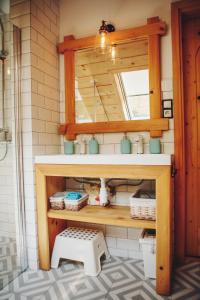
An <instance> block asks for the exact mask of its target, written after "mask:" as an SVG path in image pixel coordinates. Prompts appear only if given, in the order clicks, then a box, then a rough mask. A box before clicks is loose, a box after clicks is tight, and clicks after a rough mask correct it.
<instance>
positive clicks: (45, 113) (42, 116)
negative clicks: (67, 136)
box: [38, 108, 52, 121]
mask: <svg viewBox="0 0 200 300" xmlns="http://www.w3.org/2000/svg"><path fill="white" fill-rule="evenodd" d="M38 115H39V120H45V121H51V120H52V113H51V111H50V110H48V109H44V108H38Z"/></svg>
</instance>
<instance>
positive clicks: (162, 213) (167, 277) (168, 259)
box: [156, 167, 172, 296]
mask: <svg viewBox="0 0 200 300" xmlns="http://www.w3.org/2000/svg"><path fill="white" fill-rule="evenodd" d="M156 200H157V216H156V238H157V243H156V275H157V278H156V291H157V293H158V294H160V295H166V296H167V295H170V291H171V267H172V201H171V169H170V167H166V168H165V170H163V172H162V174H161V175H160V176H159V177H158V178H157V179H156Z"/></svg>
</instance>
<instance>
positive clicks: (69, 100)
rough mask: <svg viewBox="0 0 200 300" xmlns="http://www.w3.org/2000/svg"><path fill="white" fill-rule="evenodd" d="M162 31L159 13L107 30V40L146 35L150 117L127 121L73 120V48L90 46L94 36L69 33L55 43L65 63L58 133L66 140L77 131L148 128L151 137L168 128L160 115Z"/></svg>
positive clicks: (167, 122)
mask: <svg viewBox="0 0 200 300" xmlns="http://www.w3.org/2000/svg"><path fill="white" fill-rule="evenodd" d="M165 33H166V23H165V22H163V21H161V20H160V19H159V17H153V18H149V19H147V24H146V25H144V26H140V27H136V28H130V29H124V30H119V31H115V32H111V33H110V34H109V38H110V41H111V43H117V42H122V41H124V40H134V39H140V38H144V37H146V38H147V39H148V59H149V61H148V65H149V90H150V91H149V95H150V119H148V120H130V121H109V122H96V123H76V120H75V51H77V50H80V49H85V48H90V47H94V45H95V39H96V37H95V36H90V37H85V38H80V39H75V38H74V37H73V36H72V35H70V36H66V37H64V41H63V42H62V43H59V44H58V53H60V54H64V66H65V120H66V123H65V124H60V126H59V130H58V131H59V134H61V135H64V136H65V137H66V138H67V139H68V140H74V139H76V135H77V134H87V133H92V134H95V133H106V132H131V131H138V132H139V131H150V135H151V137H160V136H162V131H163V130H168V129H169V121H168V119H165V118H161V111H162V107H161V63H160V37H161V36H162V35H164V34H165Z"/></svg>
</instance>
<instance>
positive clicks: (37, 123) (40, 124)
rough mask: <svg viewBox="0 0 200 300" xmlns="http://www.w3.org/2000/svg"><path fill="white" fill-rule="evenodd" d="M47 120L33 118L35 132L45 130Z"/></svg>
mask: <svg viewBox="0 0 200 300" xmlns="http://www.w3.org/2000/svg"><path fill="white" fill-rule="evenodd" d="M45 129H46V122H45V121H42V120H37V119H32V130H33V131H35V132H45Z"/></svg>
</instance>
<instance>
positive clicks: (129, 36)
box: [58, 17, 169, 140]
mask: <svg viewBox="0 0 200 300" xmlns="http://www.w3.org/2000/svg"><path fill="white" fill-rule="evenodd" d="M165 33H166V24H165V23H164V22H162V21H160V19H159V18H158V17H154V18H150V19H148V20H147V24H146V25H144V26H141V27H137V28H131V29H125V30H120V31H116V32H112V33H109V39H110V43H111V45H115V46H116V49H117V53H118V54H117V56H116V60H115V61H114V63H113V61H112V60H110V58H108V54H107V53H99V52H98V51H97V50H96V46H95V43H96V37H95V36H91V37H86V38H80V39H75V38H74V37H73V36H67V37H65V38H64V41H63V42H62V43H60V44H58V52H59V53H60V54H64V68H65V111H66V113H65V120H66V123H65V124H61V125H60V127H59V133H60V134H62V135H64V136H65V137H66V138H67V139H69V140H73V139H75V138H76V135H77V134H80V133H106V132H131V131H150V134H151V136H152V137H160V136H162V131H163V130H168V129H169V124H168V123H169V122H168V119H164V118H162V117H161V67H160V37H161V36H162V35H164V34H165ZM141 71H143V76H146V77H141V78H143V79H141V81H140V82H142V84H141V83H140V84H138V83H136V82H135V80H133V79H132V82H135V85H136V88H138V91H135V93H133V92H131V91H129V93H128V92H127V90H126V88H125V87H126V82H123V80H125V79H124V78H125V76H124V75H126V74H127V73H128V74H129V75H130V73H131V72H132V76H133V77H132V78H138V80H139V73H138V72H140V75H141ZM145 74H146V75H145ZM134 76H135V77H134ZM147 76H148V77H147ZM75 81H76V82H75ZM144 83H146V86H144ZM138 86H141V88H140V91H139V87H138ZM75 90H76V93H75ZM134 105H135V107H133V106H134ZM133 112H134V113H133Z"/></svg>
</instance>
